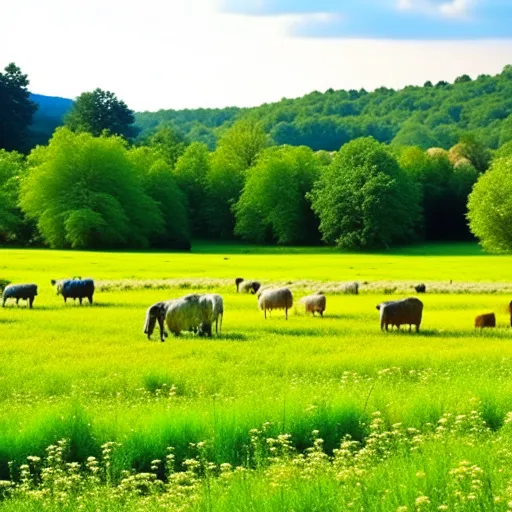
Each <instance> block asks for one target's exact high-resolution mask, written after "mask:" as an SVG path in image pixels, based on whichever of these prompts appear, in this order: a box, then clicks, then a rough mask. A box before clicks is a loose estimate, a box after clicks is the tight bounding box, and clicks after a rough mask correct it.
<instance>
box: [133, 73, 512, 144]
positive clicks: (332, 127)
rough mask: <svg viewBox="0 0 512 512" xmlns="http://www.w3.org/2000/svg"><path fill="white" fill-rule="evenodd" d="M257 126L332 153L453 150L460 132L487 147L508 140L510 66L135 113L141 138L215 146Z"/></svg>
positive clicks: (511, 129) (278, 138)
mask: <svg viewBox="0 0 512 512" xmlns="http://www.w3.org/2000/svg"><path fill="white" fill-rule="evenodd" d="M242 118H244V119H245V118H250V119H253V120H256V121H259V122H261V124H262V126H263V128H264V130H265V132H266V133H268V134H269V135H270V136H271V138H272V140H274V141H275V143H276V144H277V145H283V144H289V145H292V146H301V145H304V146H308V147H310V148H312V149H313V150H315V151H317V150H326V151H337V150H338V149H339V148H340V147H341V146H342V145H343V144H346V143H347V142H350V141H351V140H354V139H357V138H360V137H374V138H375V139H377V140H378V141H379V142H384V143H386V144H396V145H406V146H419V147H421V148H422V149H428V148H431V147H441V148H444V149H449V148H450V147H452V146H454V145H455V144H456V143H457V142H458V140H459V139H460V137H461V136H462V135H463V134H464V133H466V132H468V131H469V132H472V133H474V134H475V135H476V136H477V137H478V138H479V140H480V141H481V142H482V143H483V144H484V145H485V146H486V147H489V148H491V149H497V148H498V147H500V146H502V145H503V144H505V143H506V142H508V141H509V140H512V66H506V67H505V68H504V69H503V71H502V73H500V74H498V75H496V76H489V75H480V76H479V77H478V78H476V79H475V80H473V79H471V78H470V77H469V76H468V75H462V76H460V77H458V78H457V79H456V80H455V82H454V83H448V82H445V81H441V82H438V83H437V84H435V85H434V84H432V83H431V82H426V83H425V84H424V85H423V86H422V87H419V86H408V87H405V88H403V89H401V90H394V89H389V88H386V87H380V88H378V89H377V90H375V91H373V92H368V91H366V90H364V89H360V90H349V91H345V90H338V91H335V90H333V89H329V90H328V91H326V92H325V93H321V92H318V91H314V92H312V93H310V94H307V95H305V96H303V97H301V98H296V99H286V98H284V99H282V100H281V101H279V102H276V103H270V104H265V105H262V106H259V107H255V108H246V109H237V108H233V107H230V108H226V109H197V110H159V111H158V112H141V113H137V114H136V115H135V119H136V126H137V129H138V130H140V133H141V135H142V136H144V134H145V133H147V132H151V131H152V130H154V129H155V128H156V127H157V126H159V125H161V124H171V125H173V126H174V127H176V128H177V129H179V130H180V131H181V132H182V133H183V134H184V135H185V136H186V137H187V138H188V139H189V140H191V141H199V142H204V143H205V144H207V145H208V147H209V148H210V149H212V150H213V149H215V146H216V142H217V141H218V140H219V139H220V138H221V137H222V135H223V134H224V132H225V131H226V130H227V129H228V128H229V127H230V126H232V124H233V123H234V122H236V121H237V120H239V119H242Z"/></svg>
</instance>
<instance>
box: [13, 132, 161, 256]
mask: <svg viewBox="0 0 512 512" xmlns="http://www.w3.org/2000/svg"><path fill="white" fill-rule="evenodd" d="M20 203H21V206H22V209H23V211H24V212H25V213H26V214H27V216H29V217H30V218H32V219H34V220H35V221H36V222H37V227H38V229H39V231H40V233H41V235H42V236H43V238H44V239H45V241H46V242H47V243H48V244H49V245H50V246H51V247H56V248H62V247H72V248H100V247H147V246H148V244H149V242H150V240H151V239H152V238H153V237H155V236H156V235H159V234H161V233H162V232H163V229H164V222H163V219H162V216H161V213H160V211H159V209H158V205H157V204H156V203H155V201H153V200H152V199H151V198H150V197H149V196H148V195H147V194H146V193H145V191H144V187H143V183H142V182H141V179H140V177H139V175H138V173H137V170H136V169H135V167H134V165H133V164H132V163H131V161H130V159H129V158H128V150H127V148H126V144H125V142H124V141H123V139H121V138H120V137H108V136H102V137H97V138H96V137H93V136H92V135H90V134H88V133H81V134H75V133H73V132H71V131H70V130H68V129H67V128H59V129H57V130H56V131H55V134H54V136H53V137H52V139H51V140H50V143H49V145H48V146H38V147H37V148H36V149H35V150H33V151H32V153H31V154H30V156H29V171H28V174H27V176H26V178H25V179H24V180H23V181H22V184H21V194H20Z"/></svg>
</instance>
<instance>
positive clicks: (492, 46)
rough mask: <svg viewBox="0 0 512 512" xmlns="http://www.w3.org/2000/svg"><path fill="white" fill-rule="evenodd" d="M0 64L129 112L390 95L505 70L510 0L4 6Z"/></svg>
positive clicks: (83, 0) (91, 1) (190, 0)
mask: <svg viewBox="0 0 512 512" xmlns="http://www.w3.org/2000/svg"><path fill="white" fill-rule="evenodd" d="M4 4H5V5H2V15H1V16H0V68H3V67H4V66H6V65H7V64H8V63H9V62H13V61H14V62H15V63H16V64H18V65H19V66H20V67H21V68H22V70H23V71H24V72H25V73H27V74H28V76H29V79H30V82H31V83H30V89H31V90H32V91H33V92H37V93H39V94H47V95H52V96H63V97H66V98H75V97H76V96H78V95H79V94H80V93H82V92H84V91H90V90H93V89H94V88H96V87H101V88H102V89H106V90H110V91H113V92H115V93H116V94H117V95H118V96H119V97H120V98H122V99H123V100H124V101H126V103H127V104H128V105H129V106H130V107H131V108H133V109H135V110H158V109H161V108H162V109H165V108H175V109H180V108H197V107H224V106H231V105H235V106H252V105H260V104H262V103H265V102H272V101H279V100H280V99H281V98H283V97H287V98H294V97H297V96H302V95H304V94H307V93H309V92H311V91H314V90H317V91H325V90H327V89H329V88H333V89H360V88H365V89H366V90H373V89H375V88H377V87H380V86H386V87H393V88H395V89H396V88H401V87H404V86H406V85H421V84H423V83H424V82H426V81H427V80H431V81H432V82H434V83H435V82H437V81H439V80H447V81H453V80H455V78H456V77H457V76H460V75H462V74H468V75H470V76H472V77H476V76H478V75H479V74H481V73H486V74H497V73H499V72H501V70H502V69H503V67H504V66H505V65H506V64H512V19H511V18H512V16H511V14H512V0H337V1H333V0H315V1H313V0H144V1H141V0H44V2H43V1H41V0H15V1H14V0H12V1H6V2H4Z"/></svg>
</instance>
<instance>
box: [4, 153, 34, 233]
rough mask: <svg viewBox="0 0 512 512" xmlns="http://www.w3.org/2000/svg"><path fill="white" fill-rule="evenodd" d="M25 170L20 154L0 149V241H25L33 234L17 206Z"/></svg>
mask: <svg viewBox="0 0 512 512" xmlns="http://www.w3.org/2000/svg"><path fill="white" fill-rule="evenodd" d="M25 170H26V164H25V161H24V159H23V156H22V155H21V154H19V153H16V152H15V151H12V152H8V151H5V150H4V149H0V242H10V243H27V242H29V241H30V240H31V238H32V236H33V229H32V228H33V226H32V225H31V223H29V222H27V220H26V219H25V218H24V216H23V212H22V211H21V209H20V208H19V206H18V196H19V188H20V181H21V180H22V179H23V176H24V174H25Z"/></svg>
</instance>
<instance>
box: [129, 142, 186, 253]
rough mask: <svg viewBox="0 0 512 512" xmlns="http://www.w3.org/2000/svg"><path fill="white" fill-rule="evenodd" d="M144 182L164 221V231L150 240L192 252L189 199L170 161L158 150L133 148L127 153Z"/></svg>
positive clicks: (167, 247)
mask: <svg viewBox="0 0 512 512" xmlns="http://www.w3.org/2000/svg"><path fill="white" fill-rule="evenodd" d="M128 157H129V160H130V161H131V162H132V164H133V165H134V166H135V169H136V170H137V172H138V174H139V177H140V179H141V181H142V185H143V187H144V191H145V192H146V194H147V195H148V196H149V197H150V198H151V199H153V200H154V201H155V202H156V204H157V205H158V209H159V211H160V215H161V217H162V219H163V221H164V228H163V230H162V232H158V233H154V234H153V236H152V237H151V239H150V244H151V246H152V247H159V248H166V249H186V250H188V249H190V230H189V220H188V212H187V206H186V197H185V195H184V194H183V192H182V191H181V190H180V188H179V186H178V184H177V182H176V179H175V177H174V175H173V173H172V169H171V167H170V166H169V164H168V162H167V161H166V160H165V158H163V157H162V155H161V154H160V153H159V152H158V151H156V150H155V149H152V148H148V147H141V148H134V149H132V150H130V151H129V153H128Z"/></svg>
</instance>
